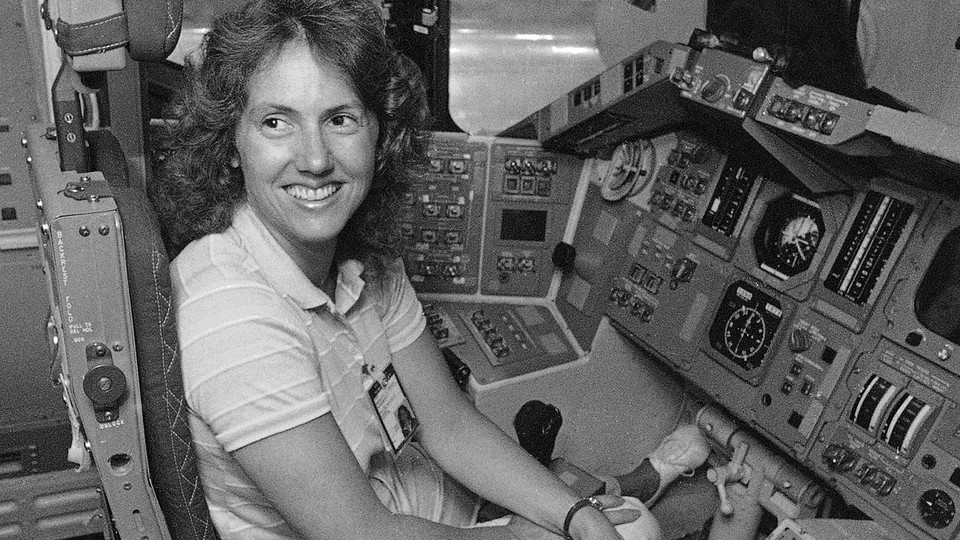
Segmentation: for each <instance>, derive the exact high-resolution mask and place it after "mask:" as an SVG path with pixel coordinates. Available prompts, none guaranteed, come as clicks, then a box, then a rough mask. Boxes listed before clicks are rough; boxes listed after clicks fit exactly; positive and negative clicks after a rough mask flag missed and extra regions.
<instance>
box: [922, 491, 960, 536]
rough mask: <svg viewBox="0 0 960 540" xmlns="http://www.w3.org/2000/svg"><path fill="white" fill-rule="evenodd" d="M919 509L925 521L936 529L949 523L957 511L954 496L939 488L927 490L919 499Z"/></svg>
mask: <svg viewBox="0 0 960 540" xmlns="http://www.w3.org/2000/svg"><path fill="white" fill-rule="evenodd" d="M917 510H918V511H919V512H920V518H921V519H923V522H924V523H926V524H927V525H929V526H931V527H933V528H934V529H942V528H944V527H946V526H947V525H949V524H950V522H951V521H953V518H954V516H956V513H957V510H956V507H955V506H954V505H953V498H952V497H950V495H949V494H948V493H947V492H945V491H943V490H939V489H929V490H927V491H925V492H924V493H923V495H921V496H920V500H918V501H917Z"/></svg>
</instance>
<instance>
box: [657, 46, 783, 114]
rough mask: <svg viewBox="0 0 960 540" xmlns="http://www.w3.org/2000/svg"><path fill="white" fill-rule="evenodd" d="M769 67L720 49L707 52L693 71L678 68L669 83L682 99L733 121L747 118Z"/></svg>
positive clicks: (767, 64)
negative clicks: (704, 106)
mask: <svg viewBox="0 0 960 540" xmlns="http://www.w3.org/2000/svg"><path fill="white" fill-rule="evenodd" d="M769 71H770V64H769V63H764V62H757V61H754V60H752V59H750V58H744V57H741V56H736V55H733V54H729V53H726V52H724V51H721V50H718V49H704V50H702V51H701V52H700V54H699V55H697V57H696V63H695V64H694V65H693V67H678V68H676V69H674V71H673V73H671V74H670V80H671V81H673V83H674V84H676V85H677V86H678V87H680V95H681V96H683V97H685V98H687V99H690V100H693V101H695V102H697V103H701V104H703V105H707V106H709V107H710V108H712V109H715V110H717V111H719V112H722V113H724V114H728V115H731V116H733V117H734V118H744V117H746V115H747V110H748V109H749V108H750V105H751V104H752V103H753V101H754V99H755V98H756V97H757V94H758V93H759V92H760V86H761V84H762V83H763V82H764V79H765V78H766V76H767V73H768V72H769Z"/></svg>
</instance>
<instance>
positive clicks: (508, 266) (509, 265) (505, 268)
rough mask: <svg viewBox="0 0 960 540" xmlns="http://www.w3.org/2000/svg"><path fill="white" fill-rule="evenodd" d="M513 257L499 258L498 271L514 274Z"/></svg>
mask: <svg viewBox="0 0 960 540" xmlns="http://www.w3.org/2000/svg"><path fill="white" fill-rule="evenodd" d="M513 261H514V259H513V257H499V258H497V270H500V271H502V272H512V271H513Z"/></svg>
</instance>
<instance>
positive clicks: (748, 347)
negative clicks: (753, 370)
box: [723, 306, 767, 361]
mask: <svg viewBox="0 0 960 540" xmlns="http://www.w3.org/2000/svg"><path fill="white" fill-rule="evenodd" d="M766 335H767V324H766V323H765V322H764V320H763V316H762V315H760V312H758V311H757V310H756V309H754V308H752V307H746V306H742V307H740V309H738V310H736V311H734V312H733V313H732V314H731V315H730V317H729V318H728V319H727V324H726V325H725V326H724V327H723V342H724V344H725V345H726V346H727V350H728V351H730V354H732V355H733V356H734V357H736V358H739V359H741V360H744V361H746V360H747V359H748V358H750V357H751V356H753V355H755V354H757V351H759V350H760V348H761V347H763V343H764V341H765V339H766Z"/></svg>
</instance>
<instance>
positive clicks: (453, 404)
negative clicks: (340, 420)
mask: <svg viewBox="0 0 960 540" xmlns="http://www.w3.org/2000/svg"><path fill="white" fill-rule="evenodd" d="M393 359H394V366H395V368H396V371H397V374H398V375H399V377H400V382H401V384H402V385H403V387H404V390H405V391H406V393H407V395H408V397H409V399H410V402H411V404H412V405H413V409H414V412H415V413H416V415H417V417H418V418H419V420H420V422H421V432H420V441H421V442H422V443H423V445H424V447H425V448H426V449H427V451H428V452H429V453H430V456H431V457H433V459H435V460H436V461H437V463H438V464H439V465H440V466H441V467H442V468H443V469H444V470H445V471H446V472H447V473H449V474H450V475H451V476H453V477H454V478H456V479H457V480H459V481H460V482H461V483H462V484H463V485H464V486H466V487H467V488H468V489H470V490H472V491H473V492H474V493H477V494H478V495H480V496H482V497H484V498H486V499H488V500H490V501H493V502H495V503H497V504H499V505H500V506H503V507H504V508H507V509H509V510H511V511H513V512H515V513H517V514H520V515H522V516H524V517H526V518H527V519H529V520H531V521H532V522H534V523H536V524H538V525H540V526H541V527H544V528H546V529H548V530H550V531H553V532H554V533H560V531H561V528H562V526H563V521H564V518H565V517H566V513H567V511H568V510H569V509H570V507H571V506H572V505H573V504H574V503H575V502H577V500H579V497H578V496H577V495H576V494H575V493H574V492H573V491H572V490H571V489H570V488H569V487H568V486H567V485H566V484H564V483H563V482H561V481H560V480H559V479H558V478H557V477H556V476H555V475H554V474H553V473H551V472H550V471H549V470H547V469H546V468H545V467H543V466H542V465H541V464H540V463H539V462H538V461H537V460H536V459H534V458H533V457H532V456H530V454H528V453H527V452H526V451H525V450H523V449H522V448H521V447H520V446H519V445H518V444H517V443H516V442H515V441H514V440H513V439H511V438H510V437H508V436H507V435H506V434H505V433H503V432H502V431H501V430H500V429H499V428H498V427H497V426H496V425H494V424H493V423H492V422H490V421H489V420H488V419H487V418H486V417H485V416H483V415H482V414H480V413H479V412H478V411H477V410H476V408H474V406H473V404H472V403H470V402H469V401H468V400H467V399H466V396H465V395H464V394H463V392H462V391H461V390H460V389H459V388H458V387H457V385H456V384H455V383H454V382H453V378H452V377H451V376H450V371H449V369H448V368H447V366H446V364H445V363H444V360H443V357H442V355H441V354H440V350H439V349H438V347H437V344H436V342H435V341H434V339H433V336H432V335H430V333H429V332H428V331H424V332H423V333H421V334H420V336H419V337H418V338H417V339H416V341H414V342H413V343H412V344H410V345H409V346H407V347H405V348H404V349H402V350H400V351H398V352H396V353H394V354H393ZM571 533H573V536H574V538H591V539H606V538H610V539H615V538H619V536H618V535H617V533H616V531H615V529H614V527H613V525H612V524H611V523H610V521H609V520H608V519H607V518H606V517H605V516H604V515H603V514H601V513H600V512H598V511H596V510H594V509H591V508H585V509H583V510H581V511H579V512H578V513H577V514H576V517H575V518H574V520H573V521H572V524H571Z"/></svg>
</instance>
